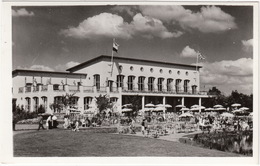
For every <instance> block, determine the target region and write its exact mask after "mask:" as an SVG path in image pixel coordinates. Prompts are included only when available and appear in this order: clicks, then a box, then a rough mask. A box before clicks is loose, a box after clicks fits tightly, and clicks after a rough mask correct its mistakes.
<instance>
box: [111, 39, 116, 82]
mask: <svg viewBox="0 0 260 166" xmlns="http://www.w3.org/2000/svg"><path fill="white" fill-rule="evenodd" d="M114 43H115V38H113V42H112V56H111V73H110V75H111V77H112V72H113V57H114V50H113V46H114Z"/></svg>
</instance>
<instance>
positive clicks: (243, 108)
mask: <svg viewBox="0 0 260 166" xmlns="http://www.w3.org/2000/svg"><path fill="white" fill-rule="evenodd" d="M239 109H240V110H244V111H247V110H249V108H247V107H241V108H239Z"/></svg>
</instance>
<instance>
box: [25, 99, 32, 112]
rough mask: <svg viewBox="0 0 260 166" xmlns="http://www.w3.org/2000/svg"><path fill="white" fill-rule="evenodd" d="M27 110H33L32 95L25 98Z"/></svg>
mask: <svg viewBox="0 0 260 166" xmlns="http://www.w3.org/2000/svg"><path fill="white" fill-rule="evenodd" d="M25 101H26V103H25V110H26V111H31V98H30V97H26V98H25Z"/></svg>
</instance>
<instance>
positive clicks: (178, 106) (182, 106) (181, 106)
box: [175, 105, 185, 108]
mask: <svg viewBox="0 0 260 166" xmlns="http://www.w3.org/2000/svg"><path fill="white" fill-rule="evenodd" d="M175 107H177V108H185V106H184V105H176V106H175Z"/></svg>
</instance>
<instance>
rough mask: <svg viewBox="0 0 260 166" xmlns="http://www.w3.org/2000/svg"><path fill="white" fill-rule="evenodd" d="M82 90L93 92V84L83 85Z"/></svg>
mask: <svg viewBox="0 0 260 166" xmlns="http://www.w3.org/2000/svg"><path fill="white" fill-rule="evenodd" d="M83 92H85V93H86V92H94V89H93V86H83Z"/></svg>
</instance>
